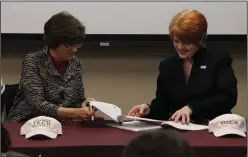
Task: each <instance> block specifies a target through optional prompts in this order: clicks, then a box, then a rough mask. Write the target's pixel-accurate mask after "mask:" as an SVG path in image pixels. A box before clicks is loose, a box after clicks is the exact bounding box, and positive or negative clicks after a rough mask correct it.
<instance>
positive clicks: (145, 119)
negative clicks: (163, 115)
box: [125, 116, 164, 125]
mask: <svg viewBox="0 0 248 157" xmlns="http://www.w3.org/2000/svg"><path fill="white" fill-rule="evenodd" d="M125 119H132V120H136V121H137V120H138V121H145V122H149V123H153V124H158V125H161V124H162V123H163V122H164V121H162V120H155V119H149V118H141V117H132V116H125Z"/></svg>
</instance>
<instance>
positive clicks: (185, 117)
mask: <svg viewBox="0 0 248 157" xmlns="http://www.w3.org/2000/svg"><path fill="white" fill-rule="evenodd" d="M149 112H150V107H149V105H147V104H142V105H137V106H134V107H133V108H132V109H131V110H130V111H129V113H128V116H132V117H143V116H145V115H147V114H149ZM191 114H192V110H191V109H190V108H189V107H188V105H186V106H184V107H182V108H181V109H179V110H177V111H176V112H175V113H174V114H173V115H172V116H171V117H170V119H169V120H173V121H175V122H176V123H177V122H181V123H182V124H189V123H190V116H191Z"/></svg>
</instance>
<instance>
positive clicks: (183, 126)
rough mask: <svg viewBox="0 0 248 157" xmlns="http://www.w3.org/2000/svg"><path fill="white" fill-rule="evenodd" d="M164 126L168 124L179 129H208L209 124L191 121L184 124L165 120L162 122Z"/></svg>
mask: <svg viewBox="0 0 248 157" xmlns="http://www.w3.org/2000/svg"><path fill="white" fill-rule="evenodd" d="M161 126H162V127H167V126H171V127H174V128H177V129H179V130H192V131H193V130H205V129H208V126H207V125H198V124H193V123H189V124H182V123H176V122H174V121H165V122H163V123H162V124H161Z"/></svg>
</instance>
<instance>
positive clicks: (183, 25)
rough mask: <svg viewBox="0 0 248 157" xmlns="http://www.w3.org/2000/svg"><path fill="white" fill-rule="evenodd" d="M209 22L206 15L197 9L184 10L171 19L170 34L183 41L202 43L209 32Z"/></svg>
mask: <svg viewBox="0 0 248 157" xmlns="http://www.w3.org/2000/svg"><path fill="white" fill-rule="evenodd" d="M207 28H208V23H207V19H206V18H205V16H204V15H203V14H202V13H200V12H198V11H196V10H192V9H190V10H183V11H181V12H179V13H178V14H176V15H175V16H174V17H173V19H172V20H171V23H170V26H169V34H170V37H171V38H172V39H174V37H176V38H178V40H180V41H182V42H183V43H188V44H200V43H201V41H202V39H203V38H205V36H206V34H207Z"/></svg>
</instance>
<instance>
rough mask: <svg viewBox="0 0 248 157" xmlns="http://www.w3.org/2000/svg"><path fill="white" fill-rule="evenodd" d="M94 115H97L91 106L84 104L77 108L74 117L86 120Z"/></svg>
mask: <svg viewBox="0 0 248 157" xmlns="http://www.w3.org/2000/svg"><path fill="white" fill-rule="evenodd" d="M94 115H95V111H90V109H89V107H86V106H84V107H81V108H77V109H76V111H75V117H74V119H83V120H85V119H89V118H91V117H92V116H94Z"/></svg>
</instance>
